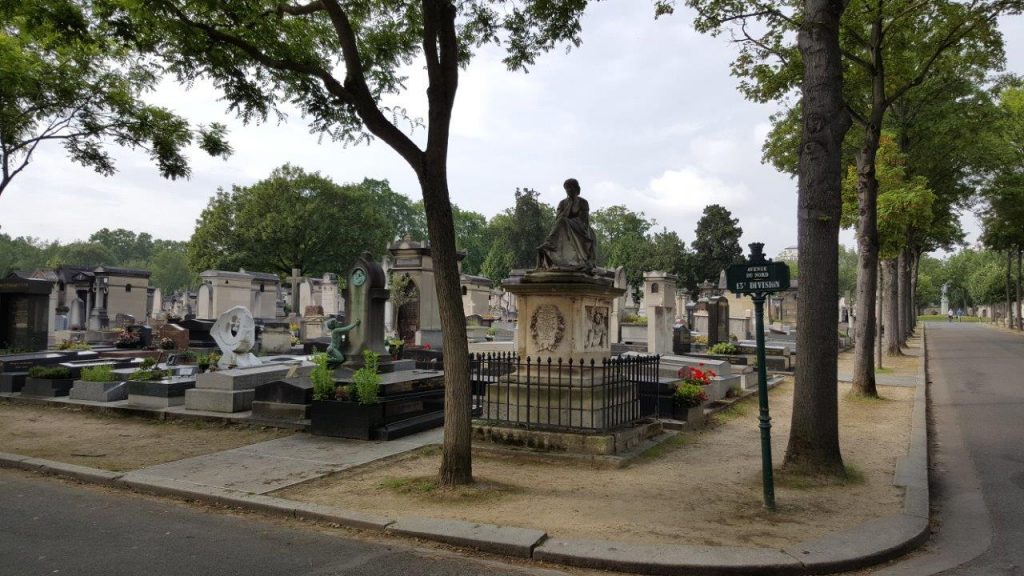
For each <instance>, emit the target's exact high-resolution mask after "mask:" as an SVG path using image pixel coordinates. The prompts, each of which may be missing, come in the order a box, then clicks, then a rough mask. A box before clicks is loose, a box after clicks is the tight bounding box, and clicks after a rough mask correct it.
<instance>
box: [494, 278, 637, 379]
mask: <svg viewBox="0 0 1024 576" xmlns="http://www.w3.org/2000/svg"><path fill="white" fill-rule="evenodd" d="M502 286H503V287H504V288H505V289H506V290H507V291H508V292H510V293H512V294H515V296H516V305H517V306H518V307H519V325H518V326H517V328H516V353H517V354H518V355H519V357H520V358H522V359H526V358H527V357H529V358H533V359H538V358H549V357H550V358H563V359H565V360H566V361H568V360H569V359H570V358H571V359H573V360H574V361H576V362H579V361H580V360H583V361H585V362H587V363H589V362H590V361H591V360H594V361H595V362H597V363H598V364H600V362H601V360H603V359H605V358H608V357H609V356H610V355H611V334H610V332H609V329H610V323H609V318H610V316H611V311H612V300H613V299H615V298H617V297H618V296H620V295H622V294H623V293H624V292H625V290H623V289H622V288H616V287H614V286H612V285H611V283H610V281H608V280H607V279H605V278H599V277H593V276H588V275H585V274H574V273H559V272H542V271H532V272H527V273H526V275H524V276H523V277H522V278H521V279H520V280H519V281H518V282H515V281H511V280H506V281H505V282H503V283H502Z"/></svg>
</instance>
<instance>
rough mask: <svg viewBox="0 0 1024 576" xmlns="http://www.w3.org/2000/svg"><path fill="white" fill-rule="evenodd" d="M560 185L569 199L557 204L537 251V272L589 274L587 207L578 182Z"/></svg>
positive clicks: (591, 252) (590, 247)
mask: <svg viewBox="0 0 1024 576" xmlns="http://www.w3.org/2000/svg"><path fill="white" fill-rule="evenodd" d="M562 186H563V187H564V188H565V193H566V195H568V198H566V199H564V200H562V201H561V202H559V203H558V213H557V214H556V215H555V225H554V227H553V228H552V229H551V233H550V234H548V237H547V240H545V241H544V244H542V245H541V246H540V247H539V248H537V269H538V270H567V271H573V272H586V273H588V274H589V273H592V272H593V270H594V261H595V257H594V230H593V229H592V228H591V227H590V205H589V204H587V201H586V200H584V199H583V198H581V197H580V183H579V182H577V181H576V179H575V178H569V179H568V180H566V181H565V184H563V185H562Z"/></svg>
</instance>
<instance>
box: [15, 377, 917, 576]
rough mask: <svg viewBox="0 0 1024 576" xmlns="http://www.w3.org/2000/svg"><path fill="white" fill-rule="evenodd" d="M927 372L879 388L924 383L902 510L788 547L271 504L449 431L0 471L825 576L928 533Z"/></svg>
mask: <svg viewBox="0 0 1024 576" xmlns="http://www.w3.org/2000/svg"><path fill="white" fill-rule="evenodd" d="M926 364H927V359H926V358H925V361H924V362H921V369H920V372H919V374H918V376H916V377H906V376H904V377H892V378H891V379H892V380H893V381H892V382H886V381H885V378H886V376H885V375H879V383H880V384H883V383H887V384H893V385H899V386H916V390H915V401H914V407H913V416H912V427H911V441H910V449H909V452H908V454H907V455H906V456H904V457H903V458H902V459H901V460H900V462H899V465H898V466H897V469H896V473H895V476H894V478H893V483H894V484H895V485H898V486H904V487H905V495H904V507H903V513H902V514H896V515H893V516H887V517H882V518H876V519H874V520H870V521H868V522H865V523H863V524H861V525H859V526H855V527H853V528H850V529H847V530H843V531H840V532H835V533H831V534H826V535H824V536H821V537H819V538H817V539H814V540H811V541H805V542H802V543H800V544H798V545H795V546H790V547H786V548H783V549H770V548H755V547H733V546H690V545H651V544H636V543H622V542H611V541H594V540H578V539H576V540H574V539H566V538H557V537H549V536H548V535H547V533H546V532H544V531H542V530H537V529H530V528H517V527H509V526H498V525H492V524H482V523H473V522H466V521H462V520H452V519H444V520H440V519H432V518H422V517H409V516H400V515H398V516H395V517H386V516H382V515H377V514H370V513H367V512H357V511H352V510H345V509H341V508H337V507H331V506H324V505H319V504H311V503H306V502H299V501H294V500H287V499H284V498H280V497H276V496H268V495H267V494H268V493H270V492H273V491H276V490H279V489H281V488H284V487H288V486H293V485H296V484H299V483H303V482H306V481H308V480H311V479H315V478H320V477H323V476H326V475H328V474H332V473H334V472H337V471H341V470H345V469H349V468H352V467H355V466H361V465H363V464H367V463H371V462H377V461H381V460H386V459H388V458H394V457H397V456H400V455H403V454H408V453H409V452H412V451H415V450H419V449H422V448H423V447H425V446H429V445H436V444H438V443H439V442H440V441H441V438H442V436H441V430H432V431H428V432H423V433H420V434H417V435H414V436H410V437H407V438H405V439H402V440H399V441H392V442H361V441H346V440H338V439H327V438H321V437H315V436H309V435H307V434H296V435H292V436H287V437H284V438H278V439H275V440H270V441H266V442H261V443H257V444H253V445H249V446H244V447H241V448H235V449H231V450H225V451H220V452H214V453H212V454H206V455H202V456H195V457H192V458H186V459H183V460H177V461H174V462H168V463H164V464H157V465H152V466H146V467H143V468H138V469H135V470H132V471H129V472H124V473H121V472H110V471H105V470H99V469H95V468H87V467H83V466H76V465H72V464H64V463H59V462H54V461H48V460H42V459H36V458H29V457H24V456H18V455H14V454H3V453H0V466H6V467H15V468H21V469H25V470H32V471H36V472H42V473H49V474H57V475H62V476H68V477H72V478H76V479H78V480H82V481H86V482H95V483H100V484H104V485H108V486H118V487H127V488H130V489H133V490H138V491H140V492H146V493H150V494H156V495H164V496H173V497H179V498H186V499H192V500H199V501H204V502H209V503H215V504H221V505H229V506H235V507H241V508H245V509H251V510H255V511H260V512H264V513H269V514H274V515H280V516H285V517H292V518H299V519H305V520H313V521H325V522H330V523H336V524H338V525H341V526H346V527H351V528H357V529H362V530H369V531H374V532H384V533H387V534H393V535H400V536H411V537H416V538H423V539H428V540H434V541H440V542H444V543H447V544H452V545H456V546H465V547H470V548H476V549H479V550H482V551H486V552H491V553H497V554H505V555H511V556H517V557H524V558H534V559H537V560H543V561H547V562H553V563H560V564H567V565H573V566H582V567H588V568H599V569H606V570H618V571H625V572H638V573H644V574H680V573H688V572H695V573H701V574H786V575H788V574H826V573H832V572H838V571H847V570H854V569H858V568H861V567H865V566H869V565H872V564H876V563H879V562H883V561H886V560H888V559H892V558H894V557H896V556H899V555H901V554H903V553H906V552H907V551H909V550H911V549H913V548H914V547H916V546H918V545H919V544H921V543H922V542H923V541H924V540H925V539H926V538H927V536H928V513H929V508H928V504H929V498H928V470H927V464H928V457H927V430H926V426H925V410H926V403H925V394H926V389H925V378H924V374H925V370H926ZM841 377H842V376H841ZM896 380H899V382H896Z"/></svg>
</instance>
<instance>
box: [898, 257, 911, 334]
mask: <svg viewBox="0 0 1024 576" xmlns="http://www.w3.org/2000/svg"><path fill="white" fill-rule="evenodd" d="M907 260H908V258H907V249H906V248H904V249H902V250H900V256H899V258H898V259H897V260H896V266H897V270H896V285H897V288H896V291H897V296H896V304H897V306H896V308H897V310H896V316H897V318H899V327H900V331H899V334H898V336H899V344H900V346H903V345H905V344H906V343H907V338H908V337H909V336H910V320H909V319H908V315H907V309H908V308H909V307H910V301H909V288H910V278H909V274H908V270H907Z"/></svg>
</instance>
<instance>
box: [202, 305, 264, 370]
mask: <svg viewBox="0 0 1024 576" xmlns="http://www.w3.org/2000/svg"><path fill="white" fill-rule="evenodd" d="M210 335H211V336H213V339H214V340H216V341H217V345H218V346H220V361H219V362H217V367H219V368H231V367H237V368H252V367H253V366H259V365H261V364H262V362H261V361H260V359H259V358H257V357H256V356H255V355H254V354H253V353H252V352H250V350H252V347H253V346H254V345H255V344H256V323H255V322H253V319H252V313H251V312H249V309H248V308H246V307H245V306H235V307H234V308H230V309H228V310H227V311H225V312H224V313H223V314H221V315H220V318H217V321H216V322H214V323H213V327H212V328H210Z"/></svg>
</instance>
